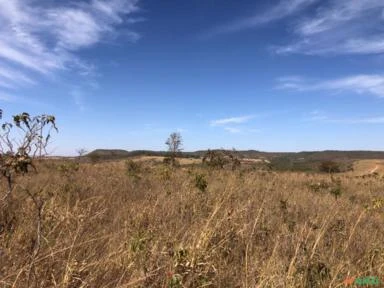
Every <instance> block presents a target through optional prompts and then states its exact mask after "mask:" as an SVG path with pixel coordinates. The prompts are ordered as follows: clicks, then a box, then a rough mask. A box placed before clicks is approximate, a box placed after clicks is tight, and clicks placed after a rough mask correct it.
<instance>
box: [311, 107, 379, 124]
mask: <svg viewBox="0 0 384 288" xmlns="http://www.w3.org/2000/svg"><path fill="white" fill-rule="evenodd" d="M308 116H309V117H305V118H304V120H305V121H311V122H322V123H330V124H384V116H374V117H360V118H335V117H330V116H328V115H327V114H326V113H324V112H323V111H317V110H316V111H312V112H310V113H309V114H308Z"/></svg>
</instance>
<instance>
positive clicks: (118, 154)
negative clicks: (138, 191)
mask: <svg viewBox="0 0 384 288" xmlns="http://www.w3.org/2000/svg"><path fill="white" fill-rule="evenodd" d="M85 156H86V157H89V158H98V159H103V160H108V159H120V158H125V157H129V156H130V154H129V152H128V151H126V150H122V149H96V150H94V151H92V152H90V153H88V154H87V155H85Z"/></svg>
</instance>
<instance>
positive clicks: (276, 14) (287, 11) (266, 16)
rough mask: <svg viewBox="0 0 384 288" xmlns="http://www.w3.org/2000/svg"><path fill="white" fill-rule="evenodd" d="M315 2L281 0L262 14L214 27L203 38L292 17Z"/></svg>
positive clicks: (308, 0)
mask: <svg viewBox="0 0 384 288" xmlns="http://www.w3.org/2000/svg"><path fill="white" fill-rule="evenodd" d="M317 1H319V0H281V1H280V2H279V3H278V4H277V5H276V6H274V7H272V8H270V9H269V10H267V11H265V12H264V13H261V14H260V13H259V14H256V15H255V16H252V17H246V18H243V19H240V20H237V21H234V22H231V23H229V24H225V25H222V26H218V27H215V28H213V29H212V30H211V31H209V32H208V33H206V34H205V35H204V36H205V37H212V36H214V35H219V34H226V33H233V32H237V31H241V30H244V29H249V28H252V27H257V26H260V25H263V24H267V23H269V22H272V21H277V20H280V19H282V18H285V17H288V16H291V15H294V14H296V13H298V12H299V11H301V10H303V9H305V8H307V7H309V6H310V5H311V4H313V3H315V2H317Z"/></svg>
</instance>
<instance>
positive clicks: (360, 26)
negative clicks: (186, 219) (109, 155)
mask: <svg viewBox="0 0 384 288" xmlns="http://www.w3.org/2000/svg"><path fill="white" fill-rule="evenodd" d="M383 68H384V1H382V0H281V1H250V0H243V1H234V0H232V1H231V0H221V1H218V0H190V1H158V0H157V1H155V0H109V1H107V0H86V1H85V0H84V1H79V0H78V1H70V0H68V1H54V0H0V101H1V108H3V110H4V118H5V119H10V117H11V115H13V114H16V113H20V112H23V111H27V112H29V113H30V114H41V113H48V114H53V115H55V116H56V118H57V125H58V127H59V130H60V131H59V134H57V135H54V137H53V142H52V143H51V146H50V148H51V149H50V151H51V153H53V154H59V155H71V154H75V150H76V149H78V148H81V147H84V148H86V149H87V150H89V151H90V150H92V149H95V148H121V149H126V150H135V149H154V150H163V149H165V148H166V147H165V144H164V143H165V140H166V138H167V136H168V135H169V134H170V133H171V132H173V131H179V132H180V133H181V135H182V136H183V139H184V149H185V150H186V151H192V150H197V149H207V148H220V147H223V148H232V147H234V148H236V149H257V150H263V151H302V150H325V149H342V150H354V149H364V150H384V136H383V135H384V134H383V133H382V132H383V128H384V112H383V111H384V72H383Z"/></svg>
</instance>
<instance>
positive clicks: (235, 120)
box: [211, 115, 255, 126]
mask: <svg viewBox="0 0 384 288" xmlns="http://www.w3.org/2000/svg"><path fill="white" fill-rule="evenodd" d="M254 117H255V116H253V115H248V116H240V117H230V118H224V119H218V120H212V121H211V126H222V125H227V124H241V123H245V122H248V121H249V120H251V119H252V118H254Z"/></svg>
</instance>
